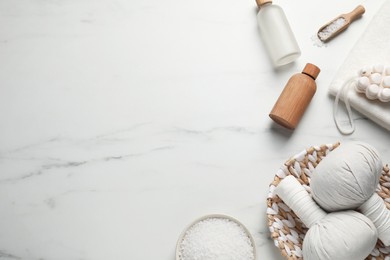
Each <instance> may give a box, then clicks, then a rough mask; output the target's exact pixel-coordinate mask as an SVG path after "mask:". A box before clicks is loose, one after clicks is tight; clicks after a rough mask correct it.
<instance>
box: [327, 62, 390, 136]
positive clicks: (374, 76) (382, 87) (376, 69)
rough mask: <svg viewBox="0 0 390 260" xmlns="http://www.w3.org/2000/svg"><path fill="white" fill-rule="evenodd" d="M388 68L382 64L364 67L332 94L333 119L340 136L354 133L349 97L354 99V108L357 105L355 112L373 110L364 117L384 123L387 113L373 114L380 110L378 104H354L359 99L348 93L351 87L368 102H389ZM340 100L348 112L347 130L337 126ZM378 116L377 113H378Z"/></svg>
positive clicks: (389, 68) (389, 79)
mask: <svg viewBox="0 0 390 260" xmlns="http://www.w3.org/2000/svg"><path fill="white" fill-rule="evenodd" d="M389 74H390V67H385V66H384V65H383V64H376V65H373V66H365V67H363V68H362V69H360V70H359V71H358V76H352V77H349V78H348V79H346V80H345V81H344V83H343V84H342V86H341V87H340V88H338V90H337V92H335V93H333V94H335V100H334V105H333V119H334V122H335V124H336V126H337V129H339V131H340V132H341V133H342V134H352V133H353V132H354V131H355V124H354V121H353V119H352V110H351V106H350V104H349V103H350V102H349V99H350V97H351V96H352V97H354V99H355V100H354V105H355V107H356V104H359V105H358V108H357V110H358V111H359V112H361V113H362V112H364V111H365V110H367V111H369V110H371V109H373V111H370V112H369V113H368V114H367V113H366V116H367V117H369V118H372V117H377V118H376V119H375V120H374V121H379V122H382V120H383V122H386V120H388V119H387V117H386V115H387V113H386V112H387V111H386V112H384V113H381V114H380V116H378V115H376V114H377V111H375V112H374V110H377V109H381V108H380V106H378V104H373V103H367V102H365V101H364V100H359V102H356V100H357V99H356V97H357V98H358V99H359V97H358V96H360V94H359V95H354V94H351V93H350V92H349V91H350V89H351V86H354V88H355V90H356V92H358V93H361V94H364V96H365V97H366V98H367V99H368V100H379V101H381V102H390V76H389ZM340 99H342V100H343V101H344V103H345V108H346V109H347V112H348V119H349V123H350V127H349V128H345V127H342V126H341V125H340V124H339V121H338V118H337V113H338V106H339V100H340ZM378 114H379V113H378Z"/></svg>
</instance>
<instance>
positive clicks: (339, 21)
mask: <svg viewBox="0 0 390 260" xmlns="http://www.w3.org/2000/svg"><path fill="white" fill-rule="evenodd" d="M365 11H366V10H365V9H364V7H363V6H362V5H359V6H357V7H356V8H355V9H354V10H353V11H351V12H349V13H346V14H341V15H339V16H338V17H336V18H335V19H333V20H332V21H330V22H329V23H327V24H325V25H324V26H322V27H321V28H320V29H319V30H318V33H317V36H318V38H319V39H320V40H321V41H323V42H327V41H329V40H331V39H333V38H334V37H336V36H337V35H338V34H340V33H341V32H343V31H344V30H345V29H347V28H348V26H349V25H350V24H351V23H352V22H353V21H355V20H356V19H357V18H359V17H360V16H362V15H363V14H364V12H365Z"/></svg>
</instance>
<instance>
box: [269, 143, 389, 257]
mask: <svg viewBox="0 0 390 260" xmlns="http://www.w3.org/2000/svg"><path fill="white" fill-rule="evenodd" d="M338 146H339V143H336V144H328V145H321V146H314V147H310V148H309V149H307V150H304V151H302V152H300V153H298V154H296V155H295V156H293V157H292V158H291V159H289V160H288V161H287V162H285V163H284V165H283V166H282V167H281V168H280V169H279V171H278V172H277V173H276V174H275V178H274V180H273V182H272V183H271V185H270V187H269V194H268V198H267V217H268V227H269V230H270V232H271V237H272V239H273V240H274V243H275V246H276V247H278V248H279V250H280V251H281V254H282V255H283V256H284V257H286V258H287V259H289V260H292V259H294V260H295V259H303V257H302V242H303V238H304V237H305V234H306V232H307V230H308V229H307V227H306V226H305V225H304V224H303V223H302V222H301V220H300V219H299V218H298V217H297V216H296V215H295V213H294V212H293V211H292V210H291V209H290V208H289V207H288V206H287V205H286V204H284V203H283V201H282V200H281V199H280V198H279V197H278V196H277V195H275V193H274V190H275V187H276V186H277V185H278V184H279V182H280V181H281V180H282V179H283V178H284V177H286V176H287V175H293V176H295V177H296V178H297V179H298V180H299V182H300V183H301V184H302V185H303V186H304V187H305V189H306V190H307V191H308V192H309V193H310V192H311V190H310V186H309V183H310V175H311V173H312V172H313V170H314V168H315V167H316V166H317V165H318V163H320V162H321V160H322V159H323V158H324V157H325V156H326V155H327V154H328V153H330V152H332V150H333V149H337V147H338ZM379 184H380V185H379V186H378V189H377V193H378V195H379V196H380V197H382V198H383V200H384V201H385V204H386V206H387V208H388V209H390V172H389V167H388V165H385V166H384V167H383V171H382V176H381V178H380V181H379ZM366 259H369V260H374V259H375V260H388V259H390V246H388V247H385V246H384V245H383V244H382V243H381V242H380V241H379V240H378V242H377V244H376V247H375V249H374V250H373V251H372V252H371V254H370V255H369V256H368V257H367V258H366Z"/></svg>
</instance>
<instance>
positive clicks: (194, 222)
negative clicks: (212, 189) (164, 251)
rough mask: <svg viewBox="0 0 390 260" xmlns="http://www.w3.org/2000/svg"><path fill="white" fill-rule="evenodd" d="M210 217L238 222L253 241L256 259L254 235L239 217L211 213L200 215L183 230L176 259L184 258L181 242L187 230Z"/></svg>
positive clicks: (254, 251) (177, 245)
mask: <svg viewBox="0 0 390 260" xmlns="http://www.w3.org/2000/svg"><path fill="white" fill-rule="evenodd" d="M210 218H221V219H227V220H230V221H232V222H234V223H236V224H237V225H239V226H240V227H241V228H242V229H243V230H244V232H245V233H246V235H247V236H248V237H249V240H250V241H251V244H252V248H253V259H256V245H255V241H254V240H253V237H252V235H251V233H250V232H249V230H248V229H247V228H246V227H245V226H244V225H243V224H242V223H241V222H240V221H238V220H237V219H235V218H233V217H230V216H227V215H222V214H210V215H206V216H203V217H200V218H198V219H196V220H195V221H193V222H192V223H190V224H189V225H188V226H187V227H186V228H185V229H184V230H183V232H182V233H181V234H180V236H179V239H178V240H177V243H176V260H182V258H181V253H180V244H181V242H182V241H183V239H184V236H185V235H186V232H187V230H189V229H190V228H191V227H192V226H194V225H195V224H197V223H199V222H200V221H202V220H205V219H210Z"/></svg>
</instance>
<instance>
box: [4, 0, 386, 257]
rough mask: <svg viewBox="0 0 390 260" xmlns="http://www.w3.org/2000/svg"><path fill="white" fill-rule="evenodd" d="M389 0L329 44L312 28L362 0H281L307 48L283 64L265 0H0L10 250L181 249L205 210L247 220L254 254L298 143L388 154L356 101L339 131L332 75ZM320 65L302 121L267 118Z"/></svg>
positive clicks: (33, 253)
mask: <svg viewBox="0 0 390 260" xmlns="http://www.w3.org/2000/svg"><path fill="white" fill-rule="evenodd" d="M383 2H384V0H372V1H364V2H363V5H364V6H365V7H366V9H367V12H366V14H364V17H363V18H362V19H360V20H358V21H356V22H354V23H353V24H352V25H351V26H350V28H349V29H348V30H347V31H346V32H345V33H343V34H342V35H340V36H339V37H337V38H336V39H334V41H331V42H330V43H329V44H327V45H326V46H323V47H318V46H316V45H315V44H314V42H313V41H312V40H311V37H312V36H313V35H314V34H315V32H316V30H317V29H318V28H319V27H320V26H321V25H322V24H323V23H325V22H327V21H328V20H330V19H332V18H333V17H334V16H335V15H337V14H339V13H343V12H348V11H349V10H352V9H353V8H354V7H355V6H356V5H358V4H361V2H360V1H357V0H348V1H336V0H330V1H322V2H321V1H310V0H297V1H287V0H280V1H276V3H277V4H279V5H280V6H282V7H283V9H284V10H285V12H286V15H287V16H288V19H289V20H290V24H291V26H292V27H293V30H294V32H295V35H296V37H297V40H298V42H299V45H300V47H301V49H302V56H301V57H300V58H299V60H298V61H297V62H295V63H294V64H292V65H289V66H286V67H284V68H282V69H279V70H274V69H273V68H272V67H271V65H270V62H269V61H268V57H267V55H266V52H265V50H264V48H263V45H262V42H261V39H260V36H259V34H258V31H257V24H256V4H255V1H232V0H228V1H226V0H225V1H208V0H199V1H180V0H169V1H155V0H152V1H141V0H130V1H126V0H114V1H109V0H98V1H93V0H68V1H60V0H52V1H47V0H22V1H13V0H2V1H0V27H1V30H0V32H1V33H0V90H1V92H0V118H1V127H0V258H1V259H5V260H14V259H28V260H100V259H101V260H107V259H115V260H125V259H132V260H133V259H134V260H138V259H145V260H149V259H164V260H173V259H174V250H175V244H176V240H177V238H178V236H179V234H180V233H181V231H182V230H183V229H184V227H185V226H186V225H187V224H188V223H190V222H191V221H192V220H194V219H196V218H198V217H200V216H202V215H205V214H210V213H220V214H227V215H230V216H233V217H235V218H237V219H239V220H240V221H241V222H242V223H244V224H245V225H246V226H247V227H248V229H249V230H250V231H251V233H252V235H253V236H254V237H255V240H256V244H257V250H258V253H259V257H258V259H267V260H268V259H282V258H281V256H280V255H279V252H278V251H277V250H276V248H275V247H274V246H273V242H272V240H270V239H269V233H268V228H267V226H266V216H265V209H266V204H265V200H266V194H267V191H268V185H269V183H270V182H271V180H272V179H273V176H274V173H275V172H276V171H277V169H278V168H279V167H280V166H281V165H282V164H283V162H284V161H285V160H287V159H288V158H289V157H290V156H291V155H293V154H295V153H297V152H300V151H301V150H303V149H305V148H307V147H309V146H312V145H319V144H324V143H334V142H337V141H341V142H343V141H347V140H361V141H365V142H369V143H371V144H372V145H374V146H375V147H376V148H377V149H378V150H379V151H380V152H381V153H382V156H383V158H384V160H385V161H390V149H389V148H390V138H389V132H388V131H386V130H384V129H382V128H381V127H379V126H377V125H375V124H374V123H372V122H371V121H370V120H367V119H366V118H364V117H362V116H360V115H358V114H356V113H355V115H354V118H355V119H356V127H357V129H356V131H355V133H354V134H353V135H351V136H343V135H341V134H340V133H339V132H338V131H337V129H336V127H335V125H334V122H333V118H332V105H333V99H332V98H331V97H329V96H328V93H327V92H328V86H329V83H330V82H331V81H332V79H333V77H334V75H335V74H336V72H337V69H338V67H339V66H340V65H341V64H342V62H343V60H344V59H345V58H346V57H347V55H348V52H349V50H350V49H351V48H352V47H353V45H354V43H355V42H356V41H357V40H358V38H359V36H360V35H361V34H362V33H363V31H364V29H365V28H366V27H367V24H368V23H369V21H370V20H371V18H372V17H373V15H375V12H376V11H377V10H378V8H379V7H380V5H381V4H382V3H383ZM307 62H311V63H314V64H316V65H317V66H319V67H320V68H321V70H322V71H321V73H320V75H319V77H318V79H317V84H318V91H317V93H316V95H315V96H314V99H313V101H312V103H311V105H310V106H309V108H308V110H307V112H306V113H305V115H304V117H303V119H302V121H301V123H300V124H299V126H298V128H297V129H296V130H295V131H293V132H291V131H287V130H285V129H283V128H282V127H279V126H277V125H275V124H273V123H272V122H271V120H270V119H269V117H268V113H269V112H270V110H271V108H272V106H273V104H274V102H275V101H276V99H277V97H278V95H279V93H280V92H281V90H282V89H283V87H284V84H285V83H286V81H287V80H288V78H289V77H290V76H291V75H292V74H294V73H296V72H299V71H301V70H302V68H303V67H304V65H305V64H306V63H307Z"/></svg>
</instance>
